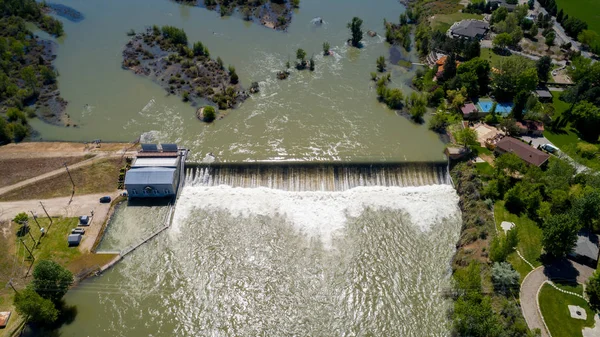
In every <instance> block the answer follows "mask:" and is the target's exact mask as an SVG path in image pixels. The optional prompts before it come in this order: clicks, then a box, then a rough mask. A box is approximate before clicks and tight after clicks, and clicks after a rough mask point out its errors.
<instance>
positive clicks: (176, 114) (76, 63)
mask: <svg viewBox="0 0 600 337" xmlns="http://www.w3.org/2000/svg"><path fill="white" fill-rule="evenodd" d="M56 2H58V3H61V4H65V5H68V6H71V7H73V8H75V9H77V10H79V11H81V12H82V13H83V14H84V15H85V19H84V20H83V21H81V22H79V23H73V22H68V21H65V22H64V25H65V31H66V35H65V36H64V37H62V38H60V39H59V41H58V43H59V48H58V58H57V60H56V65H57V67H58V70H59V72H60V90H61V93H62V95H63V97H64V98H65V99H66V100H68V101H69V102H70V103H69V107H68V113H69V115H70V116H71V117H72V118H73V120H74V121H75V122H76V123H77V125H78V127H77V128H60V127H55V126H50V125H46V124H44V123H42V122H41V121H33V123H32V124H33V125H34V127H35V128H36V129H37V130H38V131H39V132H40V133H41V138H42V139H46V140H77V141H89V140H92V139H96V138H99V139H104V140H121V141H132V140H134V139H136V138H138V137H139V136H140V135H141V134H145V135H146V136H147V137H144V138H145V139H152V138H154V139H156V140H159V141H164V142H178V143H180V144H182V145H185V146H188V147H189V148H191V149H192V157H193V158H194V159H201V158H203V157H204V156H205V155H206V154H207V153H209V152H212V153H214V154H215V155H217V156H218V157H220V158H221V159H225V160H266V159H272V160H277V159H301V160H320V159H330V160H331V159H333V160H356V159H360V160H376V161H382V160H404V159H407V160H439V159H442V158H443V157H442V150H443V144H442V143H441V142H440V140H439V139H438V137H437V136H436V135H435V134H434V133H432V132H430V131H428V130H427V128H426V126H419V125H415V124H413V123H411V122H410V121H408V120H407V119H405V118H404V117H399V116H397V115H396V114H395V113H394V112H392V111H390V110H388V109H387V108H386V107H384V106H383V105H381V104H380V103H378V102H377V100H376V94H375V90H374V88H373V86H374V83H373V82H371V81H370V76H369V73H370V72H373V71H375V60H376V58H377V57H378V56H380V55H385V56H386V57H387V56H389V46H388V45H387V44H386V43H385V42H384V39H383V38H382V37H375V38H370V37H368V36H367V35H366V33H365V39H364V42H365V48H363V49H362V50H357V49H354V48H349V47H347V46H346V45H345V41H346V40H347V39H348V38H349V31H348V29H347V28H346V23H347V22H348V21H350V19H351V18H352V17H353V16H355V15H357V16H360V17H361V18H362V19H363V20H364V25H363V26H364V30H365V32H366V30H369V29H372V30H375V31H377V32H379V33H383V31H384V29H383V18H387V19H388V20H394V21H397V20H398V16H399V14H400V13H401V12H402V11H403V7H402V6H401V5H400V4H399V3H398V2H397V0H379V1H377V2H372V1H366V0H327V1H318V0H302V4H301V8H300V10H298V11H297V13H295V14H294V18H293V23H292V24H291V26H290V28H289V32H288V33H281V32H277V31H273V30H270V29H267V28H265V27H262V26H259V25H257V24H250V23H248V22H245V21H243V20H241V19H240V18H237V17H230V18H221V17H219V15H218V13H216V12H212V11H208V10H206V9H203V8H197V7H187V6H183V5H178V4H176V3H174V2H171V1H168V0H126V1H123V0H104V1H99V0H90V1H81V0H60V1H56ZM317 16H320V17H322V18H323V20H324V21H325V23H324V24H323V25H322V26H320V27H319V26H315V25H314V24H312V23H311V20H312V19H313V18H314V17H317ZM152 24H158V25H165V24H170V25H175V26H178V27H182V28H184V29H185V31H186V32H187V34H188V37H189V40H190V41H192V42H193V41H196V40H201V41H202V42H204V43H205V45H207V46H208V47H209V48H210V51H211V55H212V56H213V57H216V56H221V58H222V59H223V60H224V62H225V63H226V64H233V65H235V67H236V69H237V72H238V74H239V75H240V78H241V81H242V83H243V84H244V85H246V86H248V85H249V84H250V82H251V81H258V82H259V83H260V85H261V93H260V94H258V95H255V96H253V97H252V98H251V99H250V100H248V101H246V102H245V103H244V105H243V106H242V107H241V108H239V109H236V110H232V111H230V112H229V115H228V116H227V117H226V118H225V119H223V120H219V121H217V122H216V123H214V125H209V126H206V125H204V124H202V123H201V122H199V121H197V120H196V118H195V108H193V107H191V106H190V105H189V104H185V103H183V102H181V100H180V99H179V98H178V97H174V96H171V97H169V96H167V93H166V91H164V90H163V89H162V88H161V87H160V86H158V85H156V84H154V83H152V82H151V81H149V80H148V79H146V78H142V77H139V76H136V75H134V74H133V73H131V72H129V71H126V70H122V69H121V61H122V58H121V52H122V49H123V47H124V45H125V43H126V42H127V41H128V37H127V36H126V34H125V33H126V32H127V31H128V30H129V29H132V28H133V29H135V30H137V31H140V30H142V29H144V27H146V26H149V25H152ZM324 41H329V43H330V44H331V48H332V50H333V52H334V55H333V56H329V57H324V56H322V55H321V53H322V47H321V45H322V43H323V42H324ZM297 48H303V49H305V50H306V51H307V54H308V55H309V56H310V55H313V54H314V55H315V60H316V64H317V67H316V71H315V72H313V73H311V72H309V71H304V72H296V71H294V72H293V73H292V76H291V77H290V78H289V79H288V80H285V81H278V80H277V79H276V72H277V71H279V70H281V69H283V68H284V64H285V62H286V61H287V60H288V57H289V58H290V59H291V61H292V63H293V61H294V60H293V58H294V57H295V52H296V49H297ZM390 69H391V71H392V73H393V83H392V85H393V86H399V87H402V88H404V89H406V90H408V88H406V84H405V83H407V81H409V79H410V75H409V74H407V73H408V71H407V70H406V69H404V68H401V67H400V66H392V67H390ZM86 104H87V105H88V106H86Z"/></svg>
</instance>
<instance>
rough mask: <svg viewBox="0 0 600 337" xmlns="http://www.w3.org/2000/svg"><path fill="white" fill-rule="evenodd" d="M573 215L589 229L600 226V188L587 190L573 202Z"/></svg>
mask: <svg viewBox="0 0 600 337" xmlns="http://www.w3.org/2000/svg"><path fill="white" fill-rule="evenodd" d="M573 215H574V217H575V218H577V219H578V221H579V222H581V224H582V225H583V226H584V227H585V228H587V229H590V230H592V229H597V228H598V227H600V190H598V189H594V190H591V191H586V192H585V193H584V194H583V195H582V196H581V197H579V198H577V199H576V200H575V201H574V202H573Z"/></svg>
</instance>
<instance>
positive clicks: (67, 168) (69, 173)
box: [63, 162, 75, 192]
mask: <svg viewBox="0 0 600 337" xmlns="http://www.w3.org/2000/svg"><path fill="white" fill-rule="evenodd" d="M63 165H65V170H67V174H68V175H69V179H71V184H72V185H73V192H75V182H74V181H73V177H71V172H69V167H68V166H67V163H66V162H64V163H63Z"/></svg>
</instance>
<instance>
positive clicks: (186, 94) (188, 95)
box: [182, 90, 190, 102]
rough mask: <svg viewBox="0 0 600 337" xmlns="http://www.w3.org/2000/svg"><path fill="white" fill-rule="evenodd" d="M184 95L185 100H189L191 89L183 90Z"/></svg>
mask: <svg viewBox="0 0 600 337" xmlns="http://www.w3.org/2000/svg"><path fill="white" fill-rule="evenodd" d="M182 97H183V101H184V102H187V101H189V100H190V93H189V91H187V90H185V91H183V95H182Z"/></svg>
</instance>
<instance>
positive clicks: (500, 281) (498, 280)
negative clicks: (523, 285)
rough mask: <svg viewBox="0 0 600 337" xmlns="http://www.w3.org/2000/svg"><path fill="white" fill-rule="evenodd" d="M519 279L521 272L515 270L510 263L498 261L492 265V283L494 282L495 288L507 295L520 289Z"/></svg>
mask: <svg viewBox="0 0 600 337" xmlns="http://www.w3.org/2000/svg"><path fill="white" fill-rule="evenodd" d="M519 279H520V275H519V272H517V271H516V270H514V269H513V268H512V266H511V265H510V263H507V262H500V263H498V262H496V263H494V265H493V266H492V283H493V284H494V289H495V290H496V291H497V292H499V293H501V294H503V295H505V296H508V295H509V294H511V293H514V292H516V290H517V289H519Z"/></svg>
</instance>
